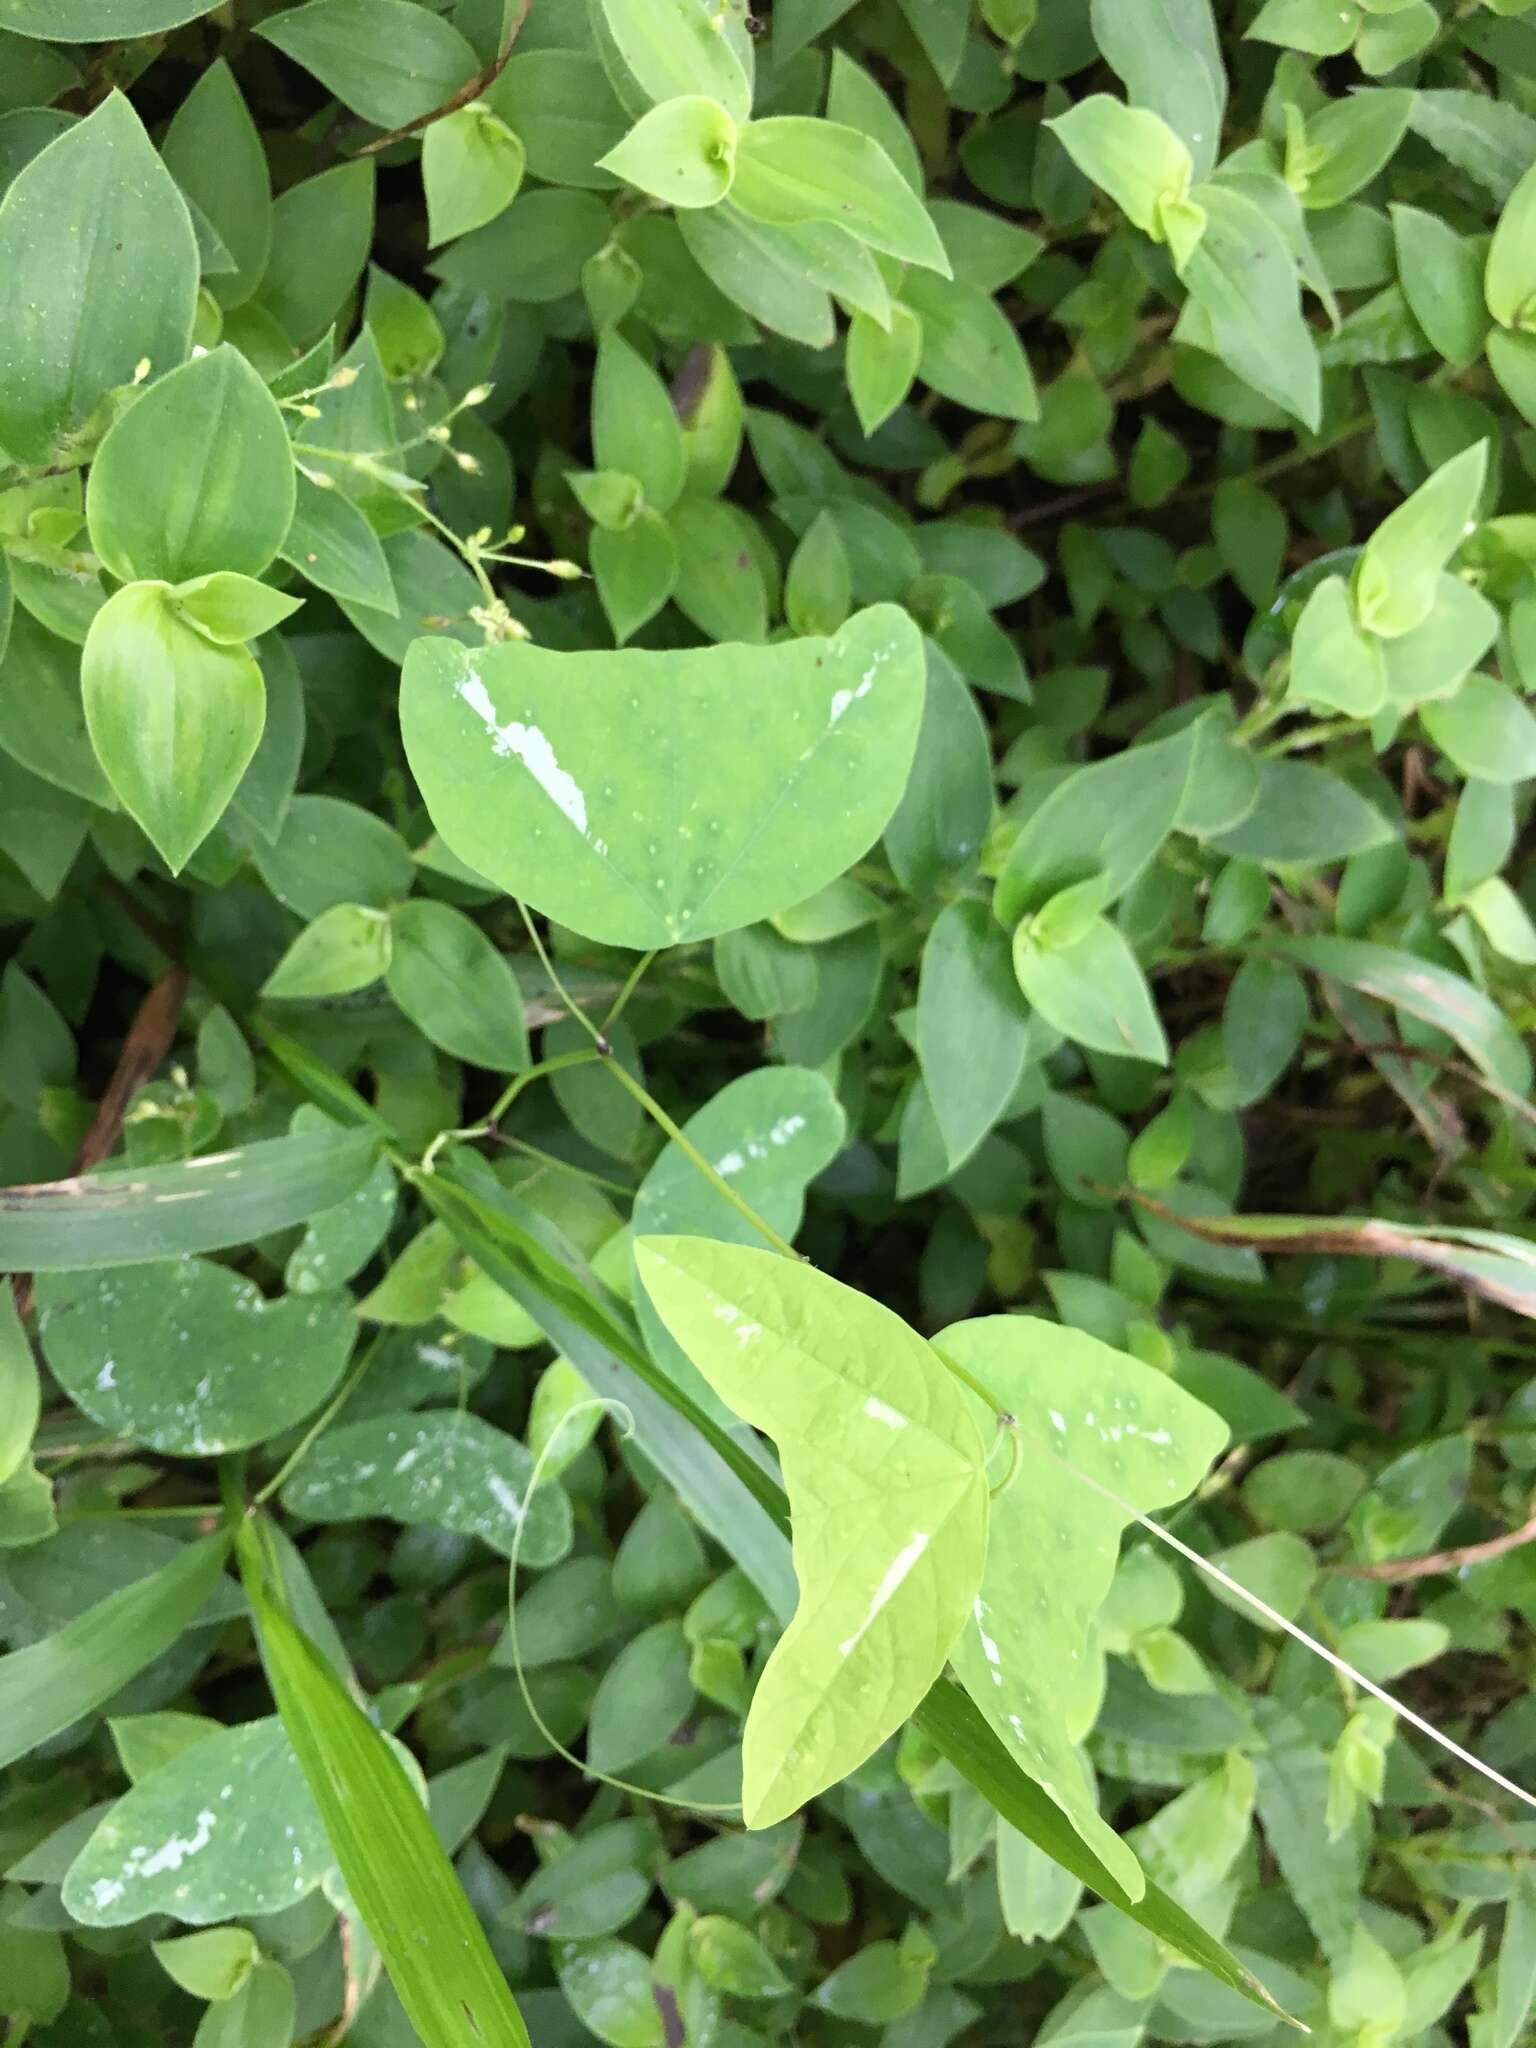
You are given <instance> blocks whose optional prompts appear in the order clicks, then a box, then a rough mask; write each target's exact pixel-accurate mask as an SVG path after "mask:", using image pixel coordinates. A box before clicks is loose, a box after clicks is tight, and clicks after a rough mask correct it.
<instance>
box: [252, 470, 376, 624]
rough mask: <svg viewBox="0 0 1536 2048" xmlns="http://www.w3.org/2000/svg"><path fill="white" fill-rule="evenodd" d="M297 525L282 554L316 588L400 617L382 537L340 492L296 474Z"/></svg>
mask: <svg viewBox="0 0 1536 2048" xmlns="http://www.w3.org/2000/svg"><path fill="white" fill-rule="evenodd" d="M294 485H295V490H296V496H295V499H294V508H293V523H292V525H291V526H290V527H289V529H288V532H287V534H286V535H285V536H284V539H283V544H282V547H281V548H280V549H279V550H278V552H279V554H280V555H281V557H282V559H283V560H284V561H285V562H289V563H291V564H292V566H293V567H294V568H295V569H297V570H298V572H299V574H300V575H301V576H304V577H306V578H307V579H308V580H309V581H310V582H311V583H313V584H314V585H315V586H316V588H317V589H320V590H328V591H329V592H330V593H331V595H332V596H333V597H338V598H341V599H343V600H344V601H346V602H349V603H352V604H361V605H371V606H373V607H375V608H377V609H378V610H380V611H384V612H387V613H388V614H389V615H390V617H391V618H398V617H399V614H400V600H399V599H398V598H397V597H396V595H395V586H394V582H393V580H392V578H391V576H390V573H389V563H388V561H387V560H386V558H385V554H384V550H383V548H382V547H381V546H380V544H379V537H378V535H377V534H376V533H375V532H374V530H373V528H372V527H371V526H370V525H369V524H368V521H367V520H366V519H365V518H364V517H363V515H362V513H361V512H359V511H358V509H357V507H356V506H355V505H353V504H351V503H350V502H349V501H348V500H347V499H346V498H345V497H343V495H342V494H341V492H340V491H338V490H336V489H334V488H332V489H330V490H323V489H322V488H321V487H320V486H319V485H318V484H316V483H314V482H313V481H312V480H311V479H310V478H309V477H307V476H302V475H299V474H298V473H295V476H294Z"/></svg>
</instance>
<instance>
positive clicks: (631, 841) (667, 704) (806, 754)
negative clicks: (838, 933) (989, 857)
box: [400, 605, 923, 949]
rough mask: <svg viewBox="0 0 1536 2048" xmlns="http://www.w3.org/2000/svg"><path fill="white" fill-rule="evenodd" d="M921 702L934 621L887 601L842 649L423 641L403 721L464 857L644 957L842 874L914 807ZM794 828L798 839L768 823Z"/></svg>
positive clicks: (855, 623) (835, 644) (805, 644)
mask: <svg viewBox="0 0 1536 2048" xmlns="http://www.w3.org/2000/svg"><path fill="white" fill-rule="evenodd" d="M922 693H923V667H922V643H921V640H920V637H919V635H918V632H917V629H916V627H915V626H913V624H912V622H911V620H910V619H908V618H907V617H906V615H905V614H904V613H902V612H900V611H898V610H897V609H896V608H895V607H894V606H892V605H875V606H872V607H871V608H870V609H869V610H868V611H864V612H860V613H858V614H857V615H856V616H855V617H854V618H852V619H850V620H849V622H848V624H847V625H846V626H844V627H843V629H842V630H841V632H839V633H838V634H837V635H836V637H835V638H833V639H830V640H792V641H787V642H785V643H784V644H783V645H782V646H778V647H735V648H732V649H730V650H729V651H728V653H720V652H716V651H714V650H705V649H698V650H689V651H685V652H682V653H666V654H660V653H651V652H649V651H647V652H644V653H634V654H623V655H612V654H608V655H605V654H583V655H565V654H553V653H550V652H549V651H548V650H546V649H544V648H539V647H532V646H508V647H496V648H490V649H487V650H485V651H483V652H481V653H478V654H474V653H471V652H469V651H468V650H466V649H464V648H461V647H458V646H455V645H453V644H452V643H450V642H448V641H444V640H440V639H428V640H418V641H417V642H416V643H415V644H414V645H413V647H412V649H411V652H410V655H409V657H408V658H407V661H406V666H405V674H404V677H403V679H402V682H401V692H400V718H401V726H402V729H403V731H404V734H405V746H406V752H407V754H408V756H409V757H410V761H411V766H412V770H413V772H414V774H415V775H416V778H417V781H418V782H419V783H420V785H421V788H422V792H423V794H424V796H425V797H426V800H427V807H428V809H429V810H430V811H431V813H432V817H433V821H434V823H435V824H436V825H437V828H438V830H439V831H440V832H441V833H442V835H443V837H444V839H445V840H446V841H447V842H448V844H449V845H450V846H451V847H452V848H453V850H454V852H455V853H456V854H457V855H458V856H459V858H460V859H461V860H464V861H467V862H468V864H469V865H470V866H471V867H473V868H475V869H477V870H478V871H479V872H480V873H481V874H484V875H488V876H490V878H491V879H492V880H493V881H495V882H496V883H497V884H498V885H499V886H500V887H502V888H504V889H506V890H507V891H508V892H509V893H510V894H512V895H516V896H520V897H522V898H523V900H524V901H525V902H527V903H530V904H531V905H532V906H533V907H534V909H536V910H542V911H544V912H546V913H547V914H548V915H549V916H551V917H554V918H557V919H558V920H559V921H560V922H561V923H562V924H568V925H570V926H571V927H572V928H573V929H575V930H577V931H580V932H583V933H584V934H585V935H586V936H588V937H589V938H596V939H601V940H603V941H605V942H606V943H608V944H611V945H620V946H634V947H637V948H642V949H643V948H645V947H650V946H665V945H673V944H676V943H678V942H679V941H681V940H684V939H698V938H708V937H710V936H711V935H712V934H713V933H715V932H722V931H730V930H732V929H734V928H735V927H736V926H738V925H744V924H750V923H752V922H753V921H754V920H755V919H758V918H762V917H766V916H768V915H769V913H770V912H772V911H775V910H780V909H783V908H785V907H786V906H787V905H789V904H791V903H798V902H802V901H803V900H804V899H805V898H806V897H807V896H809V895H811V894H812V893H813V892H814V891H815V890H817V889H819V888H820V887H822V886H823V884H825V883H826V882H829V881H831V880H832V878H833V877H834V876H835V875H838V874H841V873H842V871H843V870H844V869H845V868H846V867H847V866H848V865H849V863H850V862H851V861H853V860H855V859H857V857H858V855H859V854H860V853H861V852H863V851H864V849H865V848H866V847H868V846H869V845H870V844H871V843H872V842H873V840H874V839H875V838H876V837H877V836H878V834H879V832H880V830H881V828H882V827H883V826H884V824H885V823H886V821H887V819H888V818H889V817H890V815H891V813H892V811H894V809H895V808H896V804H897V802H898V800H899V798H900V795H901V792H902V789H903V788H904V786H905V783H906V777H907V771H908V768H909V767H910V765H911V759H912V749H913V746H914V744H915V741H916V735H917V724H918V719H919V717H920V715H921V710H922ZM663 817H665V818H666V820H667V828H666V831H665V833H663V831H662V827H661V820H662V818H663ZM779 819H788V820H790V821H792V829H791V830H789V831H787V832H786V831H782V830H770V829H768V828H769V825H770V821H771V820H779Z"/></svg>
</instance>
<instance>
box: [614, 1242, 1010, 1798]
mask: <svg viewBox="0 0 1536 2048" xmlns="http://www.w3.org/2000/svg"><path fill="white" fill-rule="evenodd" d="M635 1259H636V1264H637V1265H638V1268H639V1271H640V1277H641V1279H642V1280H643V1281H644V1282H645V1287H646V1291H647V1293H648V1294H649V1295H650V1297H651V1300H652V1301H653V1302H654V1303H655V1304H656V1308H657V1310H658V1312H659V1314H660V1315H661V1318H662V1320H663V1321H664V1322H665V1323H666V1325H667V1328H668V1329H669V1330H670V1331H671V1333H672V1335H673V1336H674V1337H675V1338H676V1339H677V1341H678V1343H679V1344H680V1345H681V1346H682V1348H683V1350H684V1351H686V1352H687V1354H688V1356H689V1357H690V1358H691V1359H692V1360H693V1362H694V1364H695V1365H696V1366H697V1367H698V1368H699V1370H700V1372H702V1373H703V1375H704V1377H705V1378H706V1379H707V1380H708V1381H709V1383H710V1385H711V1386H712V1387H713V1388H714V1390H715V1392H716V1393H717V1394H718V1395H719V1396H720V1398H721V1399H722V1400H723V1401H724V1402H725V1403H726V1405H727V1406H728V1407H729V1408H731V1409H733V1410H734V1411H735V1413H736V1414H738V1415H739V1416H741V1418H742V1419H743V1421H746V1422H750V1423H753V1424H754V1425H755V1426H756V1427H758V1428H760V1429H764V1430H766V1431H767V1432H768V1434H769V1435H770V1436H771V1437H772V1438H773V1440H774V1443H775V1445H776V1447H777V1449H778V1453H779V1458H780V1462H781V1464H782V1466H783V1471H784V1484H785V1489H786V1491H787V1492H788V1494H789V1501H790V1513H791V1518H792V1530H793V1540H794V1554H795V1575H796V1577H797V1578H798V1580H799V1582H800V1604H799V1606H798V1607H797V1608H796V1610H795V1618H794V1620H793V1621H792V1622H791V1623H790V1625H789V1627H788V1628H787V1629H786V1630H785V1632H784V1635H783V1637H782V1638H781V1639H780V1642H779V1645H778V1647H777V1648H776V1649H775V1651H774V1653H773V1655H772V1656H771V1657H770V1659H769V1660H768V1663H767V1665H766V1666H765V1668H764V1671H763V1674H762V1677H761V1678H760V1679H759V1681H758V1685H757V1690H756V1692H755V1693H754V1695H753V1700H752V1709H751V1713H750V1714H749V1716H748V1720H747V1729H746V1735H745V1738H744V1743H743V1754H742V1772H743V1777H742V1800H743V1810H744V1813H745V1816H746V1820H747V1824H748V1826H749V1827H770V1826H771V1825H772V1824H773V1823H774V1822H775V1821H777V1820H782V1819H783V1818H784V1816H785V1815H786V1814H790V1813H793V1812H794V1811H795V1809H796V1808H797V1807H798V1806H801V1805H803V1804H804V1802H805V1801H806V1800H807V1799H810V1798H812V1797H814V1796H815V1794H816V1793H817V1792H819V1791H821V1790H823V1789H824V1788H825V1787H826V1786H827V1785H830V1784H832V1783H834V1782H835V1781H836V1780H837V1779H838V1778H841V1777H843V1776H845V1775H846V1774H847V1773H848V1772H849V1771H851V1770H853V1769H854V1768H855V1766H856V1765H858V1764H859V1763H861V1762H862V1761H863V1759H864V1758H865V1757H866V1756H868V1755H869V1753H870V1752H871V1750H873V1749H875V1748H876V1747H877V1746H878V1745H879V1744H880V1743H881V1742H882V1741H884V1739H885V1737H886V1736H887V1735H888V1734H890V1733H891V1732H892V1731H893V1730H894V1729H896V1728H897V1727H899V1726H900V1724H901V1722H902V1721H903V1720H904V1719H905V1718H906V1716H907V1715H908V1714H909V1713H910V1712H911V1711H912V1709H913V1708H914V1707H915V1706H916V1704H917V1702H918V1701H919V1700H920V1699H921V1698H922V1696H923V1694H924V1693H925V1692H926V1691H927V1690H928V1687H929V1686H930V1685H931V1684H932V1683H933V1681H934V1679H935V1678H937V1676H938V1674H939V1672H940V1671H941V1670H942V1668H943V1665H944V1660H945V1658H946V1657H947V1656H948V1654H949V1652H950V1649H951V1646H952V1644H953V1642H954V1638H955V1636H956V1635H957V1634H958V1633H959V1630H960V1628H961V1626H962V1625H963V1623H964V1620H965V1617H966V1615H967V1613H968V1612H969V1609H970V1603H971V1601H972V1599H973V1598H974V1597H975V1593H976V1588H977V1586H978V1584H979V1583H980V1577H981V1567H982V1559H983V1556H984V1554H985V1549H986V1540H987V1480H986V1471H985V1459H984V1452H983V1448H982V1440H981V1437H980V1435H979V1433H978V1431H977V1428H976V1425H975V1423H974V1422H973V1421H972V1420H971V1417H970V1415H969V1414H968V1413H967V1411H966V1403H965V1397H964V1395H963V1394H962V1392H961V1391H960V1389H959V1388H958V1386H957V1385H956V1383H955V1382H954V1381H953V1380H952V1379H951V1378H950V1377H949V1375H948V1374H947V1373H946V1371H945V1369H944V1367H943V1366H942V1365H941V1364H940V1363H939V1361H938V1360H937V1359H936V1358H935V1357H934V1355H933V1353H932V1352H931V1351H930V1350H929V1348H928V1346H927V1345H926V1344H924V1343H923V1341H922V1339H921V1338H920V1337H918V1336H917V1335H916V1334H915V1333H914V1332H913V1331H912V1330H910V1329H908V1327H907V1326H906V1325H905V1324H904V1323H902V1322H901V1321H900V1319H899V1318H898V1317H896V1316H893V1315H892V1314H891V1312H890V1311H889V1309H884V1308H881V1307H880V1306H879V1304H878V1303H876V1302H873V1301H870V1300H869V1299H868V1298H867V1297H865V1296H862V1295H859V1294H855V1293H854V1292H853V1291H852V1290H851V1289H849V1288H846V1287H842V1286H840V1285H839V1284H838V1283H837V1282H836V1281H835V1280H829V1279H827V1278H826V1277H825V1276H824V1275H822V1274H819V1273H816V1272H814V1271H812V1270H811V1269H810V1268H809V1267H806V1266H797V1265H794V1264H792V1263H791V1262H790V1261H789V1260H787V1259H781V1258H777V1257H775V1256H774V1255H773V1254H772V1253H768V1252H758V1251H747V1250H744V1249H742V1248H740V1247H737V1246H734V1245H720V1244H709V1243H706V1242H703V1241H701V1240H699V1239H695V1238H677V1237H653V1238H644V1239H642V1240H641V1241H640V1243H639V1244H637V1245H636V1247H635Z"/></svg>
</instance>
